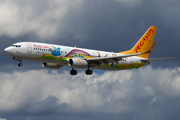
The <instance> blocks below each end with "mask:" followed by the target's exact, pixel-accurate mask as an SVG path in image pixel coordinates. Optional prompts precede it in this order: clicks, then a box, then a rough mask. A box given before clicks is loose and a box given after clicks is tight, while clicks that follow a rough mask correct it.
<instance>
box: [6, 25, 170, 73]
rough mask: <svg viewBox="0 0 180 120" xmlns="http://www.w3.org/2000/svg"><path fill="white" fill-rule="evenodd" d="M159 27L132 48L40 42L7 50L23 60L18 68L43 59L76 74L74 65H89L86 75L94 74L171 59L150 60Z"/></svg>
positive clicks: (154, 28)
mask: <svg viewBox="0 0 180 120" xmlns="http://www.w3.org/2000/svg"><path fill="white" fill-rule="evenodd" d="M156 29H157V27H156V26H151V27H150V28H149V29H148V30H147V31H146V32H145V34H144V35H143V36H142V37H141V38H140V40H139V41H138V42H137V43H136V44H135V46H134V47H133V48H132V49H131V50H128V51H124V52H119V53H113V52H105V51H99V50H90V49H82V48H76V47H67V46H62V45H53V44H45V43H37V42H19V43H15V44H13V45H12V46H10V47H7V48H6V49H5V50H4V51H5V52H6V53H7V54H8V55H10V56H12V58H13V59H14V60H17V61H19V62H20V63H19V64H18V66H19V67H21V66H22V65H23V64H22V60H30V61H37V62H42V66H43V67H45V68H52V69H59V68H60V67H62V66H70V67H71V68H72V70H71V71H70V74H71V75H76V74H77V71H76V70H75V69H74V68H86V69H87V70H86V72H85V73H86V74H87V75H91V74H92V73H93V71H92V69H102V70H127V69H133V68H136V69H138V68H140V67H142V66H145V65H149V64H150V62H151V61H155V60H164V59H172V57H171V58H156V59H148V57H149V53H151V51H152V49H153V48H154V45H155V43H156V42H154V43H153V39H154V36H155V32H156Z"/></svg>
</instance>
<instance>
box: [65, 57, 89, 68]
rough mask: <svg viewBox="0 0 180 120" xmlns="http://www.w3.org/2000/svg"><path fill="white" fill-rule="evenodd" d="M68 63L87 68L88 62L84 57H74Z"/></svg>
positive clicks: (72, 65)
mask: <svg viewBox="0 0 180 120" xmlns="http://www.w3.org/2000/svg"><path fill="white" fill-rule="evenodd" d="M68 65H69V66H71V67H76V68H87V67H88V62H87V61H86V60H84V59H80V58H73V59H69V62H68Z"/></svg>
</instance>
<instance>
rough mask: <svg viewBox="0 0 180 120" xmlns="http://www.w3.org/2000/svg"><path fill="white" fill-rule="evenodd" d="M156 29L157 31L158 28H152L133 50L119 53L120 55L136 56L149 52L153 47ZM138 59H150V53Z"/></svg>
mask: <svg viewBox="0 0 180 120" xmlns="http://www.w3.org/2000/svg"><path fill="white" fill-rule="evenodd" d="M156 29H157V27H156V26H151V27H150V28H149V29H148V30H147V31H146V32H145V34H144V35H143V36H142V37H141V38H140V40H139V41H138V42H137V43H136V45H135V46H134V47H133V48H132V49H131V50H128V51H124V52H119V53H120V54H134V53H143V52H145V51H147V50H148V49H149V48H150V47H151V46H152V43H153V39H154V36H155V33H156ZM153 47H154V46H153ZM138 57H143V58H148V57H149V53H147V54H144V55H139V56H138Z"/></svg>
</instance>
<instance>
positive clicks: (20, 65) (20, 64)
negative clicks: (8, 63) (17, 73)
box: [13, 57, 23, 67]
mask: <svg viewBox="0 0 180 120" xmlns="http://www.w3.org/2000/svg"><path fill="white" fill-rule="evenodd" d="M13 60H16V61H19V62H20V63H19V64H18V66H19V67H22V66H23V64H22V60H21V59H18V58H15V57H13Z"/></svg>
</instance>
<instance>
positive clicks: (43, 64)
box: [42, 63, 61, 69]
mask: <svg viewBox="0 0 180 120" xmlns="http://www.w3.org/2000/svg"><path fill="white" fill-rule="evenodd" d="M42 66H43V67H45V68H51V69H59V68H60V67H61V65H58V64H54V63H42Z"/></svg>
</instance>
